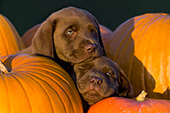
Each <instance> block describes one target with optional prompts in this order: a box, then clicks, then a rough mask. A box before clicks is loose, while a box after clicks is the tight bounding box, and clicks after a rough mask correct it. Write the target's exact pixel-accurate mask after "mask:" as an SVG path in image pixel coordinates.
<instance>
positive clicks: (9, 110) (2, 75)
mask: <svg viewBox="0 0 170 113" xmlns="http://www.w3.org/2000/svg"><path fill="white" fill-rule="evenodd" d="M0 76H1V77H2V78H3V81H4V84H5V87H6V89H7V90H6V92H7V93H6V94H7V95H8V96H7V97H9V91H8V89H9V88H8V87H7V83H6V80H5V76H4V74H0ZM7 99H8V108H7V109H8V112H9V113H10V112H11V109H10V108H11V107H9V106H10V101H9V98H7Z"/></svg>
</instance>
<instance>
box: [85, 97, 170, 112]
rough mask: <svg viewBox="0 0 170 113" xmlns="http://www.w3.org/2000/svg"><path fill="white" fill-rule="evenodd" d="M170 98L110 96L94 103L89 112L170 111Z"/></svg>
mask: <svg viewBox="0 0 170 113" xmlns="http://www.w3.org/2000/svg"><path fill="white" fill-rule="evenodd" d="M169 112H170V101H169V100H156V99H145V100H144V101H136V100H135V99H128V98H123V97H110V98H106V99H103V100H101V101H99V102H97V103H96V104H94V105H92V106H91V107H90V109H89V111H88V113H169Z"/></svg>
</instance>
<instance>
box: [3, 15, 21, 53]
mask: <svg viewBox="0 0 170 113" xmlns="http://www.w3.org/2000/svg"><path fill="white" fill-rule="evenodd" d="M0 46H1V47H0V54H1V55H2V56H5V55H10V54H14V53H16V52H18V51H20V50H22V49H24V43H23V41H22V39H21V37H20V36H19V34H18V32H17V31H16V29H15V27H14V26H13V25H12V23H11V22H10V21H9V20H8V19H7V18H6V17H5V16H3V15H1V14H0Z"/></svg>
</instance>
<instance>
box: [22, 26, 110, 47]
mask: <svg viewBox="0 0 170 113" xmlns="http://www.w3.org/2000/svg"><path fill="white" fill-rule="evenodd" d="M40 25H41V24H37V25H35V26H33V27H32V28H30V29H28V30H27V31H26V32H25V33H24V35H23V36H22V40H23V42H24V45H25V47H29V46H30V45H31V42H32V38H33V36H34V34H35V33H36V32H37V30H38V28H39V27H40ZM99 27H100V31H101V36H102V37H103V38H104V39H105V40H104V41H107V39H108V37H110V35H111V34H112V31H111V30H110V29H108V28H107V27H105V26H103V25H100V26H99Z"/></svg>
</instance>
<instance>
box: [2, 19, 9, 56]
mask: <svg viewBox="0 0 170 113" xmlns="http://www.w3.org/2000/svg"><path fill="white" fill-rule="evenodd" d="M0 17H1V16H0ZM0 29H1V27H0ZM1 31H2V30H0V36H1V37H3V33H2V32H1ZM1 37H0V38H1ZM1 40H3V42H4V43H3V45H1V46H2V47H3V48H4V49H5V51H6V52H7V54H9V52H8V49H7V45H6V41H5V39H4V38H1ZM4 46H5V47H4ZM0 54H2V53H0Z"/></svg>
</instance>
